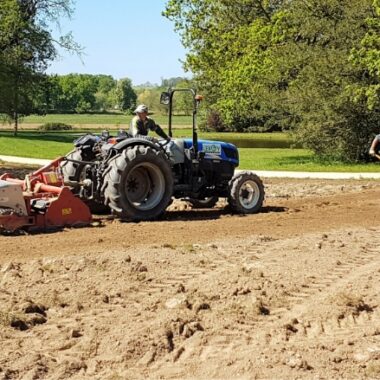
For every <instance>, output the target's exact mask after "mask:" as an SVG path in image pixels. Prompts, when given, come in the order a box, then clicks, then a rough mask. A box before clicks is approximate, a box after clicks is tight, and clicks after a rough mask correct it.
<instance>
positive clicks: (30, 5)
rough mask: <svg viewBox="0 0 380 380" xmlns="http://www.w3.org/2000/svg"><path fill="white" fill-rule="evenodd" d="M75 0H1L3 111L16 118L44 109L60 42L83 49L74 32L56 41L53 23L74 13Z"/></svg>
mask: <svg viewBox="0 0 380 380" xmlns="http://www.w3.org/2000/svg"><path fill="white" fill-rule="evenodd" d="M71 11H72V2H71V0H60V1H53V0H1V2H0V88H1V90H0V112H1V113H2V114H3V115H7V117H8V118H9V119H11V120H14V121H15V133H17V125H18V119H19V116H20V115H27V114H30V113H32V112H38V111H42V109H41V105H42V106H43V105H44V104H45V103H46V102H44V101H41V99H42V98H43V94H44V92H45V88H46V84H47V81H46V77H45V75H44V72H45V70H46V68H47V66H48V64H49V62H50V61H51V60H52V59H54V58H55V56H56V44H59V45H61V46H63V47H65V48H69V49H74V50H75V49H79V47H78V46H77V45H76V44H75V43H73V40H72V38H71V35H66V36H61V37H60V38H59V39H58V40H57V41H56V40H54V38H53V36H52V34H51V32H50V29H49V27H48V26H47V24H48V23H49V22H54V21H57V20H58V19H59V17H61V16H70V14H71Z"/></svg>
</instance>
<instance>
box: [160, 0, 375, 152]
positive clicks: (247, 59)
mask: <svg viewBox="0 0 380 380" xmlns="http://www.w3.org/2000/svg"><path fill="white" fill-rule="evenodd" d="M164 16H166V17H167V18H168V19H170V20H172V21H173V23H174V26H175V29H176V30H177V31H178V33H180V35H181V38H182V42H183V44H184V46H185V47H186V48H187V50H188V54H187V58H186V61H185V67H186V69H188V70H189V71H191V72H192V73H194V76H195V80H196V83H197V85H198V87H199V88H201V89H202V90H203V91H204V92H205V95H206V101H207V106H208V108H209V109H210V116H209V126H210V127H214V128H216V129H219V130H234V131H271V130H290V131H292V132H293V134H294V135H295V137H296V139H297V140H298V142H300V143H302V144H303V145H304V146H305V147H308V148H311V149H313V150H314V151H315V152H316V153H317V154H319V155H320V156H329V157H332V158H338V159H344V160H359V159H362V158H363V157H364V155H365V152H366V151H367V149H368V143H369V141H370V139H371V138H372V136H373V135H374V134H375V133H379V132H380V0H375V1H374V0H291V1H288V0H234V1H230V0H169V1H168V2H167V4H166V10H165V11H164Z"/></svg>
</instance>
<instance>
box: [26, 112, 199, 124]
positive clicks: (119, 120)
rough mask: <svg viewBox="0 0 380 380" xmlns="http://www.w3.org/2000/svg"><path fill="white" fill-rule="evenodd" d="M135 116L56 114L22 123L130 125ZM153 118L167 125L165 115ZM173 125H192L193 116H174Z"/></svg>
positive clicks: (29, 119)
mask: <svg viewBox="0 0 380 380" xmlns="http://www.w3.org/2000/svg"><path fill="white" fill-rule="evenodd" d="M132 117H133V115H124V114H119V113H115V114H80V115H77V114H54V115H45V116H38V115H31V116H27V117H25V118H23V119H22V120H21V123H25V124H44V123H53V122H60V123H66V124H70V125H80V124H98V125H104V126H105V127H106V126H107V125H109V126H111V127H112V126H118V125H128V124H129V123H130V121H131V119H132ZM152 118H153V119H154V120H155V121H156V123H158V124H162V125H167V123H168V117H167V116H163V115H152ZM173 123H174V124H175V125H191V123H192V117H191V116H174V118H173Z"/></svg>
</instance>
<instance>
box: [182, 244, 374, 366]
mask: <svg viewBox="0 0 380 380" xmlns="http://www.w3.org/2000/svg"><path fill="white" fill-rule="evenodd" d="M290 240H291V239H290ZM379 244H380V239H377V241H375V242H373V243H372V244H368V245H367V246H363V247H361V249H360V251H359V252H356V253H355V254H354V255H353V256H350V257H349V258H347V260H346V261H345V262H341V263H339V265H337V266H336V267H334V268H332V270H331V271H329V272H327V273H329V274H326V275H323V274H322V277H320V278H317V279H316V281H315V283H314V284H312V286H310V288H306V289H302V291H299V292H293V293H290V294H288V295H287V297H286V300H285V303H286V304H287V306H286V307H283V308H277V309H274V310H271V313H270V315H269V316H266V317H258V318H257V319H256V320H254V321H251V322H250V323H247V324H245V326H246V327H248V328H254V329H253V330H252V331H255V332H256V334H258V335H260V334H261V333H259V331H261V330H262V331H284V321H286V320H291V319H294V318H297V317H298V318H300V317H299V315H300V314H302V313H303V312H307V310H308V309H309V306H311V305H312V304H314V303H315V302H318V300H322V299H325V298H327V297H328V296H329V295H332V294H334V292H336V291H338V290H340V289H344V288H345V286H346V285H347V284H348V283H349V282H350V281H353V282H354V281H355V280H356V279H357V278H360V277H361V276H365V275H369V274H373V273H377V274H378V273H379V272H378V271H379V270H380V268H378V267H379V265H380V261H379V258H378V254H377V250H376V247H377V246H379ZM242 248H243V249H244V248H246V252H248V253H249V254H250V255H252V256H251V260H252V261H251V262H249V260H247V257H246V256H244V255H241V254H239V253H237V251H236V250H231V251H230V252H225V253H224V255H223V256H220V257H219V258H218V259H215V261H214V262H217V263H220V264H222V263H223V262H224V268H223V270H222V271H228V270H231V269H233V268H235V269H236V266H237V265H242V263H243V264H245V265H248V267H249V265H250V264H251V265H253V267H255V268H266V267H267V266H268V265H271V266H280V265H281V264H279V263H278V261H277V260H276V259H278V256H279V254H278V253H276V252H270V253H269V254H266V253H265V252H262V248H263V246H256V247H255V248H253V249H252V248H249V245H248V246H246V247H242ZM225 261H228V264H227V267H226V262H225ZM376 271H377V272H376ZM220 273H221V272H219V273H218V274H216V276H219V275H220ZM378 321H380V315H379V311H378V310H376V309H375V310H373V311H371V312H367V311H364V312H362V313H360V314H359V315H358V316H356V317H355V316H354V315H348V316H345V317H344V318H342V319H341V320H337V319H334V318H331V319H328V320H327V321H322V320H316V321H314V320H312V321H308V322H307V323H304V324H302V327H297V329H298V328H299V330H300V332H299V333H298V334H295V335H292V336H291V337H290V338H289V339H307V340H309V339H314V338H315V337H317V338H318V337H320V336H322V335H323V336H324V337H325V340H334V339H337V337H338V338H341V339H344V338H348V337H350V336H351V335H352V333H353V331H355V330H360V329H361V328H362V327H363V326H365V325H366V324H367V323H368V322H371V323H372V324H374V323H377V322H378ZM264 329H265V330H264ZM301 329H302V332H301ZM301 334H302V335H301ZM300 335H301V336H300ZM257 339H258V341H259V342H260V341H261V342H260V343H261V344H262V343H263V342H265V338H264V336H261V338H257ZM276 339H277V338H276ZM251 340H252V334H250V333H249V332H244V331H239V332H237V331H223V330H219V331H218V334H217V338H213V339H210V340H209V342H208V344H207V345H206V346H204V347H202V348H201V350H200V351H201V352H200V354H199V358H200V360H202V361H208V362H209V361H212V360H218V359H220V357H221V355H225V356H226V358H227V357H228V356H229V355H230V354H232V353H233V352H234V351H235V350H237V349H238V348H239V350H240V351H241V353H242V355H239V356H240V357H244V355H248V356H249V355H252V347H251V345H250V342H251ZM270 341H271V338H268V339H267V340H266V344H270ZM244 345H245V346H246V347H245V348H243V349H242V347H244ZM190 350H191V351H194V349H191V347H190Z"/></svg>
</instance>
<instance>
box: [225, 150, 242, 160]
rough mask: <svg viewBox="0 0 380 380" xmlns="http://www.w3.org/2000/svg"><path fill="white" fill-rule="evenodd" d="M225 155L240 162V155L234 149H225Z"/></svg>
mask: <svg viewBox="0 0 380 380" xmlns="http://www.w3.org/2000/svg"><path fill="white" fill-rule="evenodd" d="M223 150H224V154H225V155H226V156H227V157H228V158H231V159H233V160H239V153H238V151H237V150H235V149H232V148H227V147H223Z"/></svg>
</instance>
